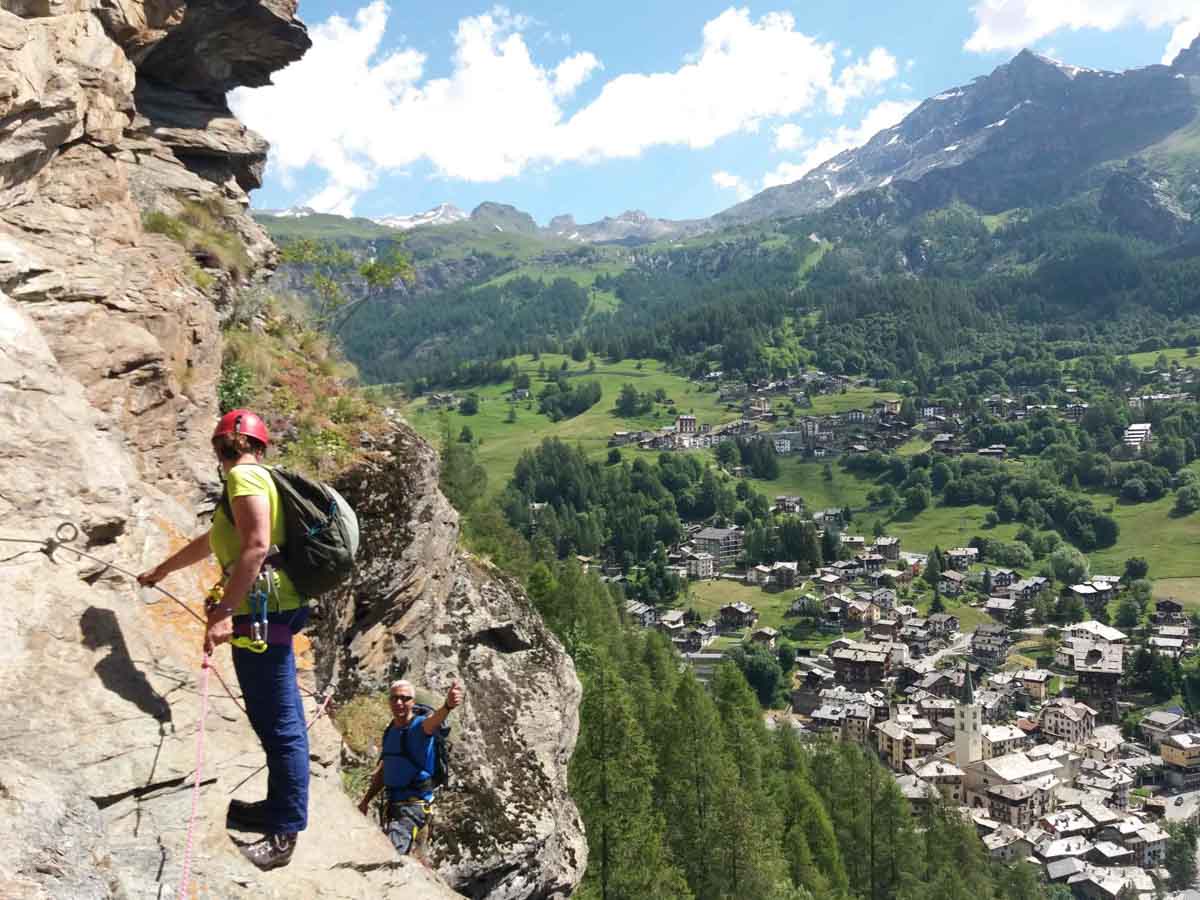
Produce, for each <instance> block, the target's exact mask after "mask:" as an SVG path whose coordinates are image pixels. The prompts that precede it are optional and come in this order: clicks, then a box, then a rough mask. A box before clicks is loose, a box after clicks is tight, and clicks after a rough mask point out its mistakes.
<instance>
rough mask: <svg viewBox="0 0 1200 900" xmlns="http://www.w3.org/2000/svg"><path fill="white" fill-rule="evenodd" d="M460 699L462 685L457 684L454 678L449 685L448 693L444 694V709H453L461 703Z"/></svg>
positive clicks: (461, 696)
mask: <svg viewBox="0 0 1200 900" xmlns="http://www.w3.org/2000/svg"><path fill="white" fill-rule="evenodd" d="M462 699H463V691H462V687H461V686H460V685H459V683H458V681H457V679H456V680H455V682H454V684H452V685H450V693H448V694H447V695H446V709H454V707H456V706H458V705H459V704H460V703H462Z"/></svg>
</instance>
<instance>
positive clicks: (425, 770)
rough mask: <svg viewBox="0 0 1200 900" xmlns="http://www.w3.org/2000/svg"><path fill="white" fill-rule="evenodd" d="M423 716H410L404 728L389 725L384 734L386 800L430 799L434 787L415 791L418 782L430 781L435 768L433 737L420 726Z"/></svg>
mask: <svg viewBox="0 0 1200 900" xmlns="http://www.w3.org/2000/svg"><path fill="white" fill-rule="evenodd" d="M424 721H425V716H413V719H412V721H411V722H409V723H408V725H407V726H406V727H404V728H400V727H398V726H397V725H396V723H394V722H393V723H391V724H390V725H388V727H387V731H385V732H384V734H383V783H384V784H386V785H387V789H388V799H389V800H407V799H409V798H410V797H420V798H421V799H422V800H432V799H433V786H432V785H428V786H427V787H426V789H425V790H417V789H416V786H417V785H419V784H421V782H423V781H424V782H428V781H430V780H431V779H432V778H433V770H434V767H435V766H436V765H437V751H436V748H435V746H434V736H433V735H431V734H426V733H425V729H424V728H422V727H421V724H422V723H423V722H424Z"/></svg>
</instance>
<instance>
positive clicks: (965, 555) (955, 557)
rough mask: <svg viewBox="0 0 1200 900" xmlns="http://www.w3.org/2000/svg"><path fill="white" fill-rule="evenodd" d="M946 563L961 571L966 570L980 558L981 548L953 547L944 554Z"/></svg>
mask: <svg viewBox="0 0 1200 900" xmlns="http://www.w3.org/2000/svg"><path fill="white" fill-rule="evenodd" d="M943 555H944V557H945V559H946V563H947V564H948V565H949V566H950V567H951V568H952V569H957V570H958V571H959V572H965V571H967V569H969V568H970V567H971V564H972V563H973V562H976V561H977V560H978V559H979V549H978V548H976V547H953V548H951V549H950V550H947V551H946V552H945V554H943Z"/></svg>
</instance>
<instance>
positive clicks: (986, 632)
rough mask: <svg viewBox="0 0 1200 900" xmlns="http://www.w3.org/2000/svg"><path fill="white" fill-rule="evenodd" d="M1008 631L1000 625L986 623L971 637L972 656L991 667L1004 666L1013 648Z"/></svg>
mask: <svg viewBox="0 0 1200 900" xmlns="http://www.w3.org/2000/svg"><path fill="white" fill-rule="evenodd" d="M1011 643H1012V641H1011V639H1010V638H1009V636H1008V629H1007V628H1005V627H1004V626H1003V625H1000V624H993V623H984V624H983V625H980V626H979V627H977V628H976V629H975V633H974V634H972V635H971V656H972V657H974V658H975V659H977V660H979V662H981V663H983V664H985V665H989V666H1002V665H1004V663H1005V662H1006V661H1007V660H1008V650H1009V647H1010V646H1011Z"/></svg>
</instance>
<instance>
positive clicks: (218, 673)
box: [205, 657, 249, 715]
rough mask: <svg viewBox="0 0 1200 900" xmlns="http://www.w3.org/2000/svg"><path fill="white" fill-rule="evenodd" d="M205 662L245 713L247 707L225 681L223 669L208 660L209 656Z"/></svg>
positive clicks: (235, 703)
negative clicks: (234, 694)
mask: <svg viewBox="0 0 1200 900" xmlns="http://www.w3.org/2000/svg"><path fill="white" fill-rule="evenodd" d="M205 662H206V663H207V664H208V668H210V669H212V671H213V674H214V675H216V676H217V681H219V682H221V687H223V688H225V693H226V694H228V695H229V699H230V700H232V701H233V705H234V706H236V707H237V708H238V709H240V710H241V711H242V712H244V713H245V712H246V707H244V706H242V704H241V703H239V702H238V698H237V697H235V696H233V691H231V690H230V689H229V685H227V684H226V683H225V679H224V678H222V677H221V670H220V669H218V668H217V667H216V666H214V665H213V664H212V663H210V662H208V658H207V657H205ZM246 715H249V713H246Z"/></svg>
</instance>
